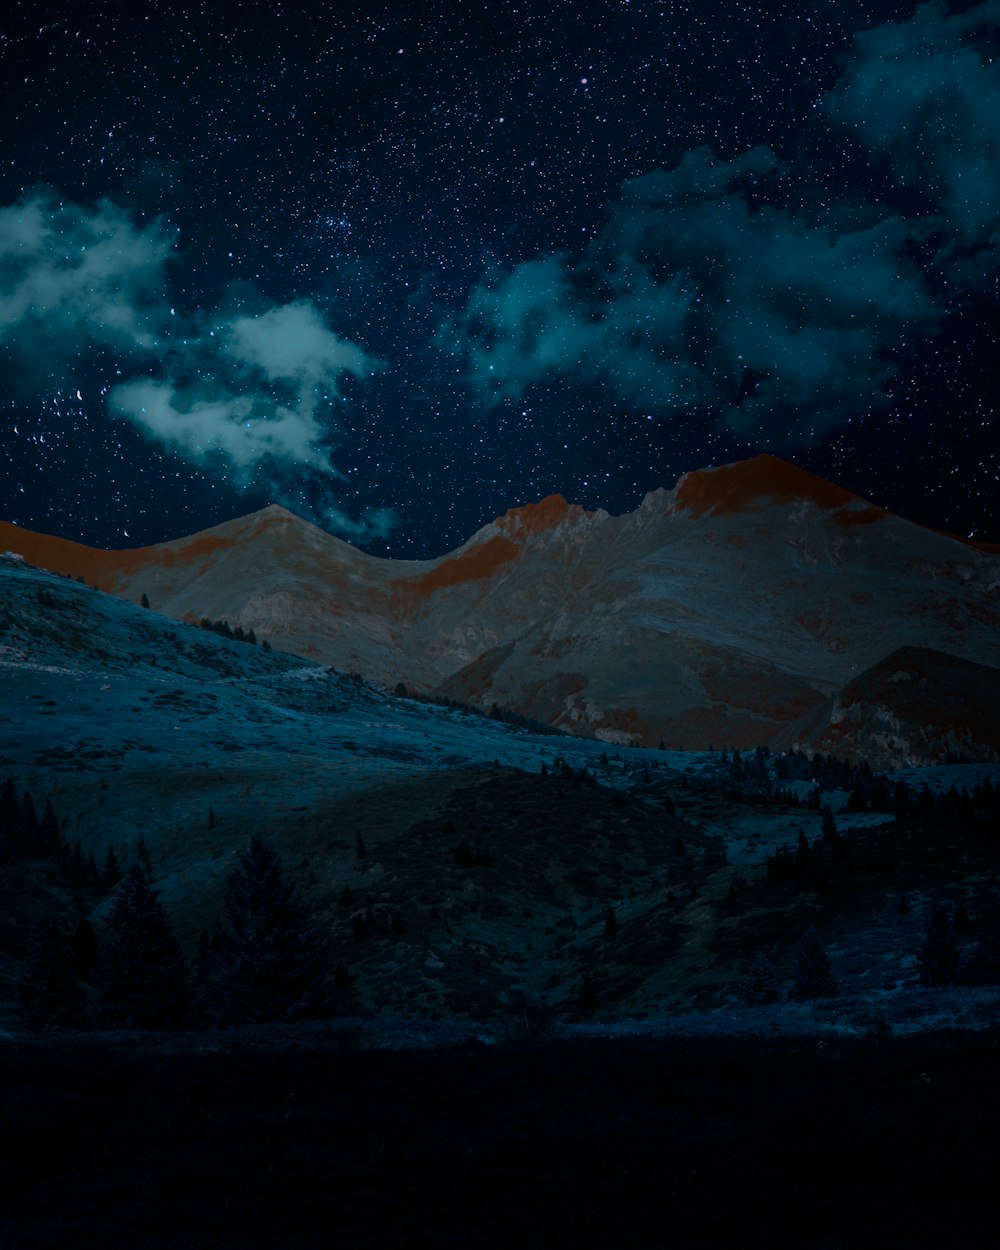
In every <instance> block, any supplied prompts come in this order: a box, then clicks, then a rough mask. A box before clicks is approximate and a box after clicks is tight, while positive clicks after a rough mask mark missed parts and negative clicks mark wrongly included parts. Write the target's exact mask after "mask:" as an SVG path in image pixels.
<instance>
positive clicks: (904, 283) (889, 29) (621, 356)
mask: <svg viewBox="0 0 1000 1250" xmlns="http://www.w3.org/2000/svg"><path fill="white" fill-rule="evenodd" d="M998 25H1000V0H987V3H983V4H980V5H978V6H977V7H975V8H973V9H971V10H968V11H967V12H965V13H962V14H951V13H949V11H948V9H947V8H946V6H945V5H944V4H943V3H939V2H937V0H935V2H933V3H930V4H924V5H922V6H921V7H920V8H919V9H918V10H917V12H916V14H915V15H914V16H913V18H912V19H910V20H908V21H906V22H901V23H888V24H886V25H883V26H880V27H877V28H875V29H874V30H870V31H866V32H863V33H862V34H860V35H858V37H857V39H856V47H855V52H854V56H853V58H852V59H851V61H850V63H849V64H848V65H847V66H846V68H845V70H844V72H843V74H842V75H841V78H840V80H839V81H838V83H837V84H836V87H835V88H834V90H833V91H832V92H830V93H829V94H828V96H827V97H826V99H825V101H824V106H825V117H826V118H827V120H828V124H829V123H831V122H832V124H834V125H835V126H837V127H838V128H842V129H843V131H844V132H845V133H846V131H847V130H848V129H850V130H853V132H854V133H855V135H856V136H857V137H858V139H859V140H860V141H861V143H862V145H863V148H864V151H865V152H866V153H867V154H868V158H869V159H872V158H873V157H874V158H875V160H876V161H881V162H883V163H884V165H885V167H886V168H887V169H889V170H890V171H891V174H892V178H893V181H894V185H895V190H894V191H892V193H891V196H890V199H893V198H894V202H888V201H887V202H884V203H883V202H880V198H879V196H877V195H876V194H875V192H874V189H873V185H874V184H872V185H870V186H858V187H855V188H853V189H851V188H850V187H847V186H845V187H844V188H843V190H842V191H841V193H840V194H839V195H834V196H833V197H830V196H829V194H828V191H827V190H826V189H825V188H823V187H820V186H818V185H815V184H813V183H810V181H809V180H808V175H807V173H806V171H804V170H803V171H797V170H794V169H792V168H790V167H788V166H786V165H785V164H784V163H783V162H782V161H781V159H780V158H779V156H778V155H777V154H776V153H775V152H773V151H771V150H770V149H768V148H765V147H758V148H754V149H752V150H750V151H748V152H745V153H743V154H742V155H740V156H737V157H736V158H735V159H733V160H722V159H720V158H719V157H717V156H716V154H715V153H714V152H713V151H712V150H711V149H709V148H699V149H697V150H695V151H692V152H688V153H687V154H686V155H685V156H684V157H683V159H682V160H681V161H680V162H679V163H678V164H677V165H676V166H675V167H674V168H672V169H661V170H654V171H652V172H651V173H649V174H646V175H644V176H643V177H640V178H635V179H632V180H630V181H628V182H625V183H624V184H623V185H622V187H621V190H620V194H619V197H618V199H617V201H616V203H614V204H613V205H612V206H611V209H610V212H609V215H608V219H607V222H606V224H605V225H604V227H603V229H602V230H601V231H600V233H599V234H598V235H597V237H596V238H594V239H593V240H592V241H591V242H590V243H589V244H588V245H587V246H586V247H585V248H584V249H583V250H582V252H580V253H578V254H575V255H572V256H571V255H567V254H558V255H550V256H542V257H537V258H535V259H532V260H529V261H526V262H524V263H522V264H519V265H517V266H515V267H514V268H513V269H511V270H509V271H506V272H501V273H498V274H494V275H492V276H490V277H488V278H485V279H484V280H483V281H482V282H481V283H480V284H479V285H478V286H477V287H476V288H475V289H474V290H473V292H472V293H471V295H470V297H469V299H468V302H467V304H466V307H465V309H464V310H463V312H462V313H461V314H460V315H459V316H457V317H455V318H454V319H453V320H452V321H451V322H449V323H448V324H447V325H445V326H442V327H441V330H440V333H439V336H438V341H439V345H440V346H442V347H444V348H445V349H447V350H451V351H453V352H457V353H458V354H460V355H462V356H463V357H464V358H465V359H466V360H467V362H468V365H469V374H468V376H469V379H470V381H471V382H472V383H473V385H474V386H475V387H476V388H477V389H478V391H479V393H480V395H481V396H483V397H485V398H487V399H488V400H492V401H496V400H499V399H504V398H516V397H520V396H521V395H522V393H523V392H524V391H525V390H526V388H528V387H531V386H533V385H535V384H536V383H538V382H540V381H542V380H543V379H544V378H546V377H548V376H550V375H561V376H564V377H568V378H571V379H574V380H577V381H581V382H585V383H599V384H601V385H602V386H603V387H604V388H605V389H606V391H607V392H608V393H609V394H610V395H611V396H612V397H613V398H614V399H616V400H617V401H619V402H621V403H623V404H626V405H629V406H632V407H639V408H641V409H642V410H644V411H647V412H650V413H654V414H657V415H659V416H661V417H663V416H669V415H671V414H676V413H678V412H681V411H684V412H697V413H700V414H701V415H702V416H703V418H704V419H705V420H706V421H707V422H710V423H712V424H715V425H717V426H720V427H724V428H728V429H729V430H731V431H734V432H736V433H737V434H739V435H741V436H744V437H746V438H747V439H748V440H750V441H759V440H760V438H761V437H762V436H763V437H765V438H766V439H767V440H768V441H769V442H770V443H771V444H773V445H777V446H779V447H780V446H782V445H794V444H804V443H808V442H811V441H813V440H814V439H815V438H817V437H818V436H820V435H821V434H823V433H824V432H825V431H827V430H829V429H830V428H832V427H834V426H836V425H838V424H840V423H842V422H844V421H846V420H848V419H849V418H851V417H852V416H853V415H855V414H857V413H859V412H865V411H869V410H871V409H872V408H873V407H877V406H878V405H879V404H880V403H883V402H885V401H886V400H887V398H888V396H889V393H890V384H891V382H892V379H893V378H894V377H895V376H896V374H897V373H898V371H899V367H900V366H899V359H900V352H901V349H902V348H903V347H904V346H905V345H906V344H908V343H912V342H913V341H914V340H919V339H921V338H924V337H929V336H932V335H934V334H935V333H936V332H937V331H938V330H939V328H940V327H941V325H942V323H943V321H944V320H945V318H946V317H947V315H948V309H949V299H952V298H953V296H954V291H955V284H956V282H958V283H959V284H960V288H961V287H962V286H964V289H965V290H966V291H968V290H970V289H971V288H977V289H979V290H981V291H983V292H985V291H988V290H989V288H990V285H991V284H994V285H995V281H996V269H997V256H998V253H997V247H998V243H1000V237H998V231H1000V61H997V62H996V63H994V62H993V61H992V60H991V59H990V54H989V50H988V48H987V46H986V41H985V38H984V36H986V35H988V34H990V33H992V28H994V27H996V26H998ZM834 137H835V136H834ZM872 172H874V169H873V170H872ZM946 287H950V288H951V289H950V292H948V291H946V290H945V288H946Z"/></svg>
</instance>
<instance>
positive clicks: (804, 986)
mask: <svg viewBox="0 0 1000 1250" xmlns="http://www.w3.org/2000/svg"><path fill="white" fill-rule="evenodd" d="M836 993H837V982H836V981H835V980H834V976H833V969H832V968H831V967H830V959H829V956H828V955H827V953H826V951H825V950H824V949H823V947H822V946H821V945H820V940H819V935H818V934H817V932H816V930H815V928H814V927H813V926H811V925H810V927H809V928H808V929H806V931H805V933H803V935H802V938H801V940H800V942H799V946H798V951H797V953H796V959H795V981H794V983H793V986H792V997H793V998H795V999H798V1000H799V1001H800V1002H802V1001H804V1000H806V999H810V998H833V997H835V995H836Z"/></svg>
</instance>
